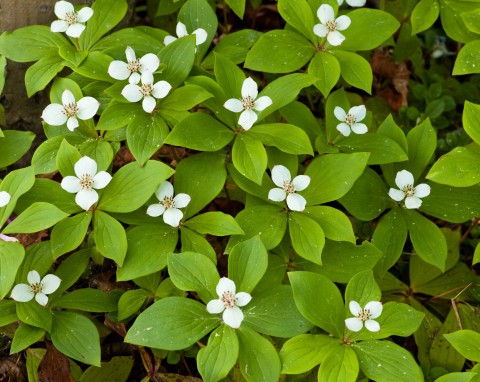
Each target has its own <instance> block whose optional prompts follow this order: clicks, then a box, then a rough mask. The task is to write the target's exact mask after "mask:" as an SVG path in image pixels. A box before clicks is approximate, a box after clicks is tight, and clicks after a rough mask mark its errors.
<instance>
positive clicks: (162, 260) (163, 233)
mask: <svg viewBox="0 0 480 382" xmlns="http://www.w3.org/2000/svg"><path fill="white" fill-rule="evenodd" d="M177 240H178V231H177V230H176V229H172V227H170V226H165V225H164V226H137V227H134V228H132V229H130V230H129V231H128V233H127V244H128V250H127V255H126V256H125V260H124V262H123V266H122V267H121V268H117V280H118V281H126V280H132V279H135V278H138V277H141V276H146V275H149V274H152V273H155V272H157V271H160V270H162V269H163V268H165V267H166V266H167V255H168V254H169V253H171V252H173V251H174V249H175V247H176V245H177Z"/></svg>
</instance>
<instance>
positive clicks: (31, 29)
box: [0, 25, 69, 62]
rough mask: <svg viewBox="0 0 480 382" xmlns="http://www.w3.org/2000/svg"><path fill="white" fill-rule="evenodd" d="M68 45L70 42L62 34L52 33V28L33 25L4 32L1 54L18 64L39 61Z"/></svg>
mask: <svg viewBox="0 0 480 382" xmlns="http://www.w3.org/2000/svg"><path fill="white" fill-rule="evenodd" d="M67 44H69V42H68V40H67V39H66V38H65V37H64V36H63V35H62V34H61V33H52V32H51V30H50V27H47V26H44V25H32V26H28V27H24V28H19V29H17V30H15V31H13V32H4V33H3V34H2V35H1V37H0V54H2V55H4V56H6V57H7V58H9V59H10V60H12V61H16V62H30V61H38V60H40V59H42V58H43V57H45V56H48V55H50V54H54V53H56V52H57V50H58V48H59V47H61V46H63V45H67ZM20 46H21V47H22V49H19V47H20Z"/></svg>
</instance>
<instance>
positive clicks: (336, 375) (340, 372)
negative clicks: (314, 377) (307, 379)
mask: <svg viewBox="0 0 480 382" xmlns="http://www.w3.org/2000/svg"><path fill="white" fill-rule="evenodd" d="M358 371H359V366H358V360H357V356H356V355H355V352H354V351H353V350H352V348H351V347H348V346H340V347H338V348H335V349H332V350H330V352H329V353H328V354H327V356H326V357H325V358H324V360H323V361H322V363H321V365H320V368H319V369H318V382H329V381H339V380H341V381H342V382H355V381H356V380H357V376H358Z"/></svg>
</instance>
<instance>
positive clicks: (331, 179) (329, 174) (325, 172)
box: [302, 153, 369, 206]
mask: <svg viewBox="0 0 480 382" xmlns="http://www.w3.org/2000/svg"><path fill="white" fill-rule="evenodd" d="M368 157H369V154H368V153H353V154H327V155H322V156H320V157H318V158H316V159H314V160H313V161H312V162H311V163H310V165H309V166H308V168H307V171H305V175H308V176H310V178H311V182H310V185H309V186H308V187H307V188H306V189H305V191H302V195H303V196H304V197H305V199H307V206H311V205H315V204H322V203H327V202H331V201H333V200H337V199H338V198H341V197H342V196H343V195H345V194H346V193H347V192H348V191H349V190H350V189H351V188H352V186H353V184H354V183H355V181H356V180H357V179H358V178H359V177H360V176H361V175H362V173H363V171H364V169H365V166H366V165H367V162H368Z"/></svg>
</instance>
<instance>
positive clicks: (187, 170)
mask: <svg viewBox="0 0 480 382" xmlns="http://www.w3.org/2000/svg"><path fill="white" fill-rule="evenodd" d="M175 170H176V172H175V192H176V193H177V194H179V193H181V192H184V193H186V194H188V195H190V197H191V198H192V200H191V201H190V203H189V204H188V206H187V207H186V208H185V213H184V216H185V219H188V218H189V217H190V216H193V215H195V214H196V213H197V212H198V211H200V210H201V209H203V208H204V207H205V206H206V205H207V204H208V203H210V202H211V201H212V200H213V199H214V198H215V197H216V196H217V195H218V194H219V193H220V191H221V190H222V189H223V186H224V184H225V179H226V178H227V172H226V170H225V155H224V154H222V153H219V152H217V153H200V154H195V155H191V156H189V157H188V158H185V159H182V160H181V161H180V163H179V164H178V165H177V167H176V169H175Z"/></svg>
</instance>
